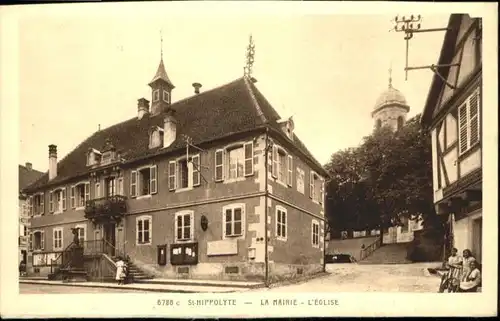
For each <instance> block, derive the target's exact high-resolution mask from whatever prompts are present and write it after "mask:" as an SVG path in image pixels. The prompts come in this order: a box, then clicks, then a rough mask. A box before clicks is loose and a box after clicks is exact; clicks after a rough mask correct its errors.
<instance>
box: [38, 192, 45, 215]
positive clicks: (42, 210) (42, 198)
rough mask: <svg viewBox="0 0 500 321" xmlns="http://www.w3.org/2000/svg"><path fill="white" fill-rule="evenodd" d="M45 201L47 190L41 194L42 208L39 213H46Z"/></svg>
mask: <svg viewBox="0 0 500 321" xmlns="http://www.w3.org/2000/svg"><path fill="white" fill-rule="evenodd" d="M44 202H45V192H44V193H42V194H41V195H40V209H39V211H40V213H37V214H42V215H43V214H45V204H44Z"/></svg>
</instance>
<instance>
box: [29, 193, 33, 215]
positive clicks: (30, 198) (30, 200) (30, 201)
mask: <svg viewBox="0 0 500 321" xmlns="http://www.w3.org/2000/svg"><path fill="white" fill-rule="evenodd" d="M28 211H29V216H33V196H29V197H28Z"/></svg>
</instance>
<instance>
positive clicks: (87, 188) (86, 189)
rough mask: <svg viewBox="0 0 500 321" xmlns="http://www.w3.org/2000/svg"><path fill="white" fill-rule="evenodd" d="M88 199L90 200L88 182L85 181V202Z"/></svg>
mask: <svg viewBox="0 0 500 321" xmlns="http://www.w3.org/2000/svg"><path fill="white" fill-rule="evenodd" d="M88 200H90V183H85V202H87V201H88ZM84 206H85V204H84Z"/></svg>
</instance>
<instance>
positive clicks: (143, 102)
mask: <svg viewBox="0 0 500 321" xmlns="http://www.w3.org/2000/svg"><path fill="white" fill-rule="evenodd" d="M147 113H149V100H147V99H146V98H141V99H139V100H137V119H142V117H144V115H146V114H147Z"/></svg>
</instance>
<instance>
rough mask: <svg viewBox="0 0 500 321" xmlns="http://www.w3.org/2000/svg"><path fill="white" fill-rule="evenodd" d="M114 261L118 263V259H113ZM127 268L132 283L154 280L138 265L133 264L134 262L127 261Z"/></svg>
mask: <svg viewBox="0 0 500 321" xmlns="http://www.w3.org/2000/svg"><path fill="white" fill-rule="evenodd" d="M113 261H115V262H117V261H118V258H117V257H113ZM127 267H128V277H129V279H130V281H132V282H133V281H139V280H149V279H152V278H153V276H152V275H149V274H147V273H146V272H144V271H143V270H141V269H140V268H139V267H138V266H137V265H135V264H134V262H132V260H130V259H129V260H128V261H127Z"/></svg>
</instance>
